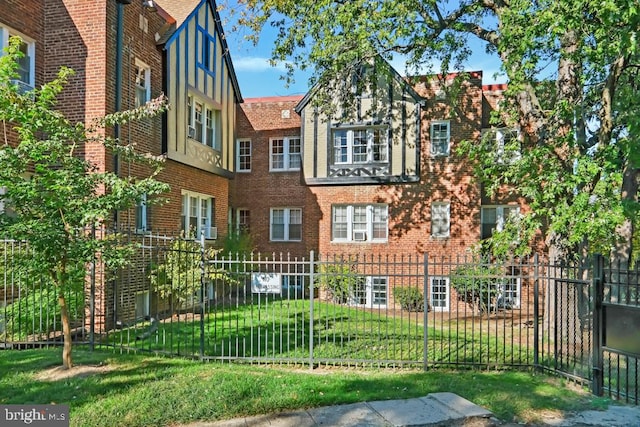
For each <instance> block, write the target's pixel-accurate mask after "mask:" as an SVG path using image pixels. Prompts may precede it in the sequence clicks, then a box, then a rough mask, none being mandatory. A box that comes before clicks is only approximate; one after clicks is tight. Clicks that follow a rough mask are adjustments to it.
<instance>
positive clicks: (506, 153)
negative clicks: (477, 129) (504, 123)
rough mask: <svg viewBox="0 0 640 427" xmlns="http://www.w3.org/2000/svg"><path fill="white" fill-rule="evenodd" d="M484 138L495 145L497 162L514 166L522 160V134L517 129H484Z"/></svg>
mask: <svg viewBox="0 0 640 427" xmlns="http://www.w3.org/2000/svg"><path fill="white" fill-rule="evenodd" d="M482 137H483V138H487V139H488V140H489V142H490V143H491V142H493V143H495V149H496V162H498V163H505V164H512V163H514V162H516V161H518V160H520V156H521V153H520V132H519V131H518V130H517V129H513V128H498V129H484V130H483V131H482Z"/></svg>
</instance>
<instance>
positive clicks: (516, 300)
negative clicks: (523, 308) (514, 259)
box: [498, 277, 520, 308]
mask: <svg viewBox="0 0 640 427" xmlns="http://www.w3.org/2000/svg"><path fill="white" fill-rule="evenodd" d="M498 298H502V301H503V302H504V303H505V305H506V306H507V307H511V308H520V277H504V278H502V283H500V284H498ZM499 301H500V300H499ZM498 308H499V307H498Z"/></svg>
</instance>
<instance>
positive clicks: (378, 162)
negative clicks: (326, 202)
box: [296, 60, 422, 185]
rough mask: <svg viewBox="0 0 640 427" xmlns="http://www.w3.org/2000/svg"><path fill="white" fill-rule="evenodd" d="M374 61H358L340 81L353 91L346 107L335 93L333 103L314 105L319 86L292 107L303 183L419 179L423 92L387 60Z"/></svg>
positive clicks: (379, 181) (333, 183) (359, 182)
mask: <svg viewBox="0 0 640 427" xmlns="http://www.w3.org/2000/svg"><path fill="white" fill-rule="evenodd" d="M374 64H375V65H373V64H372V65H367V66H365V67H360V68H359V71H360V72H359V73H358V74H359V75H358V76H354V77H353V78H352V81H350V82H349V84H347V85H344V86H345V90H349V91H351V92H352V93H353V96H354V98H353V102H351V103H349V106H348V107H344V106H342V105H341V104H340V103H339V102H340V101H338V100H337V99H336V100H335V101H334V102H333V104H334V105H333V106H332V107H333V108H330V109H323V108H319V107H318V106H317V105H316V104H317V102H314V97H315V96H316V95H317V94H318V93H319V91H321V90H322V88H319V87H315V88H313V89H312V90H311V91H310V92H309V94H307V96H306V97H305V98H303V99H302V101H300V103H299V104H298V106H297V107H296V111H297V112H298V113H299V114H300V115H301V118H302V146H303V150H302V151H303V160H302V163H303V168H302V169H303V175H304V180H305V182H306V183H307V184H308V185H345V184H382V183H402V182H416V181H418V180H419V176H420V120H421V102H422V98H421V97H420V96H419V95H418V94H417V93H416V92H415V91H414V90H413V88H411V86H410V85H408V84H407V83H406V82H405V81H404V80H403V79H402V78H401V77H400V75H399V74H398V73H397V72H396V71H395V70H393V68H391V66H390V65H389V64H388V63H386V62H385V61H383V60H376V61H375V62H374ZM364 75H367V78H366V79H363V76H364ZM359 79H361V80H362V81H364V83H363V82H362V81H359ZM325 110H331V112H330V113H327V112H326V111H325Z"/></svg>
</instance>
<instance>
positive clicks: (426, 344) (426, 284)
mask: <svg viewBox="0 0 640 427" xmlns="http://www.w3.org/2000/svg"><path fill="white" fill-rule="evenodd" d="M423 259H424V261H423V268H424V281H423V297H424V301H423V303H424V310H423V314H422V316H423V323H424V327H423V328H422V329H423V340H424V343H423V350H422V352H423V354H422V369H423V370H425V371H426V370H427V369H428V368H427V365H428V361H429V295H428V293H427V291H428V290H429V255H428V254H427V253H426V252H425V253H424V254H423Z"/></svg>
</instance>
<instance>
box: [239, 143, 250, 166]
mask: <svg viewBox="0 0 640 427" xmlns="http://www.w3.org/2000/svg"><path fill="white" fill-rule="evenodd" d="M236 144H237V149H236V153H237V159H236V162H237V164H238V172H251V140H250V139H239V140H238V141H237V142H236Z"/></svg>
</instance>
